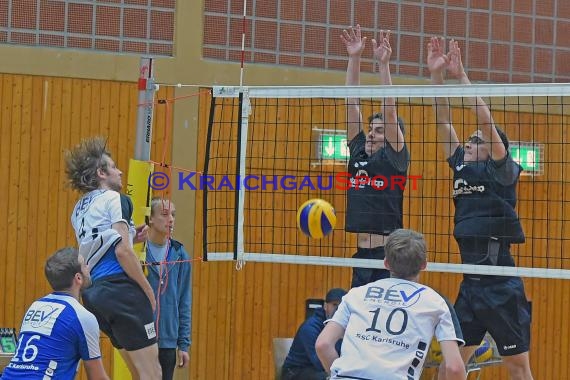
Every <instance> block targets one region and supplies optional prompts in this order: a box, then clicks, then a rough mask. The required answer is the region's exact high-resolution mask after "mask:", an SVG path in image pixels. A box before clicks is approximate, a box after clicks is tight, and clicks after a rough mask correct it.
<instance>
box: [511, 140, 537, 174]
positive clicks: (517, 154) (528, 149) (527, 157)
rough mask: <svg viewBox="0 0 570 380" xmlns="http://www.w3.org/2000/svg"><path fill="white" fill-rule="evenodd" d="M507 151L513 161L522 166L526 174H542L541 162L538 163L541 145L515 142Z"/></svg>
mask: <svg viewBox="0 0 570 380" xmlns="http://www.w3.org/2000/svg"><path fill="white" fill-rule="evenodd" d="M509 151H510V152H511V157H512V158H513V160H514V161H516V162H517V163H518V164H519V165H520V166H522V167H523V169H524V170H525V172H527V174H539V173H542V162H541V161H540V158H541V157H542V145H540V144H533V143H516V142H515V143H513V144H512V145H511V146H510V147H509ZM529 172H530V173H529ZM523 173H524V172H523Z"/></svg>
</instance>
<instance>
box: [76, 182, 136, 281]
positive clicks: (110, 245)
mask: <svg viewBox="0 0 570 380" xmlns="http://www.w3.org/2000/svg"><path fill="white" fill-rule="evenodd" d="M132 216H133V203H132V201H131V199H130V198H129V197H128V196H126V195H124V194H121V193H118V192H116V191H113V190H104V189H98V190H93V191H90V192H89V193H87V194H85V195H84V196H83V197H82V198H81V199H80V200H79V201H78V202H77V204H76V205H75V208H74V209H73V214H72V215H71V224H72V225H73V228H74V230H75V237H76V238H77V243H78V245H79V254H80V255H81V256H83V258H84V259H85V263H86V264H87V267H88V268H89V271H90V273H91V278H92V279H93V280H97V279H98V278H101V277H105V276H111V275H114V274H119V273H123V272H124V271H123V268H122V267H121V265H120V264H119V261H118V260H117V258H116V256H115V246H116V245H117V243H119V241H121V235H119V233H118V232H117V231H116V230H114V229H113V227H112V226H113V224H115V223H118V222H124V223H126V225H127V226H128V227H129V235H130V241H129V242H128V244H132V239H133V238H134V236H135V233H136V231H135V226H134V223H133V221H132Z"/></svg>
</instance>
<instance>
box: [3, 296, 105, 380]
mask: <svg viewBox="0 0 570 380" xmlns="http://www.w3.org/2000/svg"><path fill="white" fill-rule="evenodd" d="M100 357H101V351H100V348H99V324H98V323H97V319H96V318H95V316H94V315H93V314H91V313H90V312H89V311H87V310H86V309H85V308H84V307H83V306H82V305H81V304H80V303H79V302H78V301H77V300H76V299H75V298H73V297H72V296H70V295H68V294H64V293H58V292H54V293H52V294H49V295H47V296H45V297H43V298H40V299H39V300H37V301H35V302H34V303H33V304H32V305H31V306H30V308H29V309H28V311H26V314H25V316H24V320H23V321H22V326H21V328H20V335H19V336H18V348H17V349H16V353H15V355H14V357H13V358H12V360H11V361H10V363H9V364H8V366H6V369H5V370H4V373H3V374H2V380H11V379H42V380H52V379H53V380H60V379H61V380H67V379H74V378H75V375H76V373H77V368H78V365H79V360H80V359H82V360H91V359H98V358H100Z"/></svg>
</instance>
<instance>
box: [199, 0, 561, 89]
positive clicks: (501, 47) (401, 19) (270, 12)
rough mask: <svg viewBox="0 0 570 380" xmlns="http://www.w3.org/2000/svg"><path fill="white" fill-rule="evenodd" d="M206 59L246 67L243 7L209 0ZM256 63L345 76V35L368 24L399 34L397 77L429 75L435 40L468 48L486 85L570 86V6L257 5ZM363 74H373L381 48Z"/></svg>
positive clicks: (251, 34) (250, 15)
mask: <svg viewBox="0 0 570 380" xmlns="http://www.w3.org/2000/svg"><path fill="white" fill-rule="evenodd" d="M204 9H205V14H204V21H205V22H204V44H203V55H204V57H206V58H213V59H220V60H229V61H239V60H240V58H241V53H240V50H241V34H242V14H243V0H205V7H204ZM247 10H248V11H247V26H246V54H245V60H246V62H247V63H252V62H255V63H266V64H280V65H294V66H299V67H307V68H317V69H325V70H345V68H346V52H345V50H344V46H343V45H342V43H341V41H340V39H339V35H340V33H341V31H342V29H343V28H346V27H347V26H349V25H355V24H356V23H360V25H361V26H362V28H363V30H364V32H365V34H366V35H368V36H369V38H372V37H374V36H375V32H376V31H377V30H379V29H390V30H392V31H393V35H392V40H391V42H392V46H393V48H394V51H393V54H392V62H393V63H394V66H393V69H392V70H393V73H394V74H395V75H404V76H412V77H420V76H421V77H425V76H426V75H427V71H426V66H425V55H426V49H425V46H426V44H427V41H428V38H429V37H430V36H431V35H442V36H445V37H446V38H455V39H456V40H458V41H459V42H460V46H461V48H462V50H463V54H464V58H463V61H464V64H465V66H466V67H467V69H468V70H469V73H470V76H471V78H472V79H473V80H476V81H490V82H507V83H508V82H513V83H517V82H567V81H569V80H570V1H567V0H423V1H406V0H280V1H277V0H248V1H247ZM365 54H366V57H365V58H366V59H365V61H364V64H363V67H362V69H363V70H364V71H372V70H373V65H372V60H371V58H372V57H371V55H372V52H371V48H370V47H368V49H367V50H366V53H365Z"/></svg>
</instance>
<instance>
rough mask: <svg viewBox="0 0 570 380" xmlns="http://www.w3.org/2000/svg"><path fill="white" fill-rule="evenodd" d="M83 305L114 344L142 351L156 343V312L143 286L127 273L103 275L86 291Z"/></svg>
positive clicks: (129, 349) (83, 296) (117, 346)
mask: <svg viewBox="0 0 570 380" xmlns="http://www.w3.org/2000/svg"><path fill="white" fill-rule="evenodd" d="M82 298H83V304H84V306H85V308H86V309H87V310H89V311H90V312H92V313H93V314H94V315H95V317H96V318H97V322H99V328H100V329H101V331H103V332H104V333H105V334H106V335H107V336H108V337H109V339H110V340H111V343H112V344H113V347H115V348H117V349H125V350H127V351H134V350H139V349H141V348H145V347H148V346H151V345H153V344H155V343H156V328H155V325H154V314H153V312H152V306H151V304H150V301H149V300H148V297H147V296H146V294H145V293H144V292H143V290H142V289H141V287H140V286H139V285H138V284H137V283H136V282H135V281H134V280H132V279H131V278H129V277H128V276H127V275H126V274H119V275H114V276H109V277H104V278H101V279H98V280H96V281H94V282H93V285H91V286H90V287H89V288H87V289H85V290H84V291H83V295H82Z"/></svg>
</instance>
